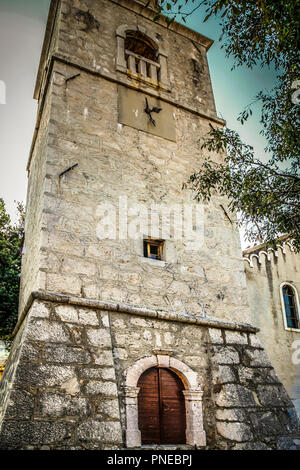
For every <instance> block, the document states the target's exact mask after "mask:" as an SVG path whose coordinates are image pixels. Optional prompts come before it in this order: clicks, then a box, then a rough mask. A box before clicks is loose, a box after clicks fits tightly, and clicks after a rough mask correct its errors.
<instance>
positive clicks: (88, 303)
mask: <svg viewBox="0 0 300 470" xmlns="http://www.w3.org/2000/svg"><path fill="white" fill-rule="evenodd" d="M34 300H43V301H46V302H58V303H62V304H68V305H77V306H81V307H88V308H95V309H99V310H108V311H110V312H118V313H120V312H121V313H130V314H132V315H137V316H143V317H148V318H155V319H157V320H166V321H174V322H180V323H189V324H193V325H199V326H207V327H210V328H220V329H225V330H233V331H242V332H248V333H257V332H258V331H259V328H257V327H255V326H253V325H250V324H244V323H233V322H232V323H231V322H224V321H222V320H217V319H216V318H208V317H200V316H188V315H177V314H175V313H172V312H167V311H163V310H153V309H149V308H142V307H135V306H133V305H129V304H121V303H120V304H119V303H116V302H104V301H102V300H94V299H86V298H82V297H75V296H71V295H65V294H58V293H55V292H46V291H42V290H39V291H35V292H32V293H31V294H30V296H29V299H28V301H27V303H26V305H25V308H24V310H23V312H22V313H21V315H20V317H19V320H18V323H17V325H16V327H15V329H14V332H13V336H15V335H16V334H17V332H18V331H19V329H20V327H21V325H22V323H23V321H24V319H25V317H26V315H27V312H28V311H29V309H30V307H31V305H32V303H33V301H34Z"/></svg>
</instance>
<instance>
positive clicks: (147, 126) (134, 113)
mask: <svg viewBox="0 0 300 470" xmlns="http://www.w3.org/2000/svg"><path fill="white" fill-rule="evenodd" d="M118 106H119V122H120V123H121V124H124V125H125V126H130V127H134V128H135V129H139V130H141V131H145V132H149V133H150V134H154V135H157V136H159V137H163V138H164V139H168V140H172V141H175V140H176V132H175V119H174V107H173V106H172V105H170V104H169V103H166V102H164V101H162V100H159V99H158V98H154V97H152V96H149V95H147V94H145V93H142V92H138V91H135V90H132V89H130V88H127V87H123V86H121V85H119V87H118Z"/></svg>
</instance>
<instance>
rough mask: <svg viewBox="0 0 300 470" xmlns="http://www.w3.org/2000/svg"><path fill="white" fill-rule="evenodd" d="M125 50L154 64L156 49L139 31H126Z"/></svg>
mask: <svg viewBox="0 0 300 470" xmlns="http://www.w3.org/2000/svg"><path fill="white" fill-rule="evenodd" d="M125 50H127V51H130V52H133V53H134V54H137V55H139V56H141V57H144V58H145V59H148V60H152V61H153V62H156V60H157V53H158V47H157V46H156V44H154V42H153V41H152V40H151V39H150V38H149V37H148V36H146V35H145V34H143V33H141V32H140V31H127V32H126V38H125Z"/></svg>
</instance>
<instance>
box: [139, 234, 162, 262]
mask: <svg viewBox="0 0 300 470" xmlns="http://www.w3.org/2000/svg"><path fill="white" fill-rule="evenodd" d="M163 244H164V242H163V241H162V240H150V239H147V240H144V256H145V258H151V259H158V260H162V254H163Z"/></svg>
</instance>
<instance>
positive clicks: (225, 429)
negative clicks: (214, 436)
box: [217, 422, 253, 442]
mask: <svg viewBox="0 0 300 470" xmlns="http://www.w3.org/2000/svg"><path fill="white" fill-rule="evenodd" d="M217 431H218V433H219V434H221V436H223V437H225V439H230V440H231V441H237V442H243V441H250V440H251V439H252V438H253V434H252V432H251V429H250V427H249V426H248V425H247V424H245V423H225V422H218V423H217Z"/></svg>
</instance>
